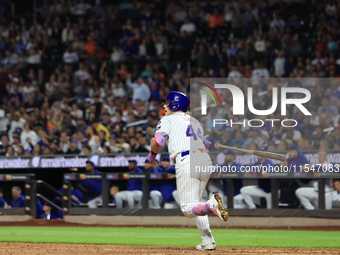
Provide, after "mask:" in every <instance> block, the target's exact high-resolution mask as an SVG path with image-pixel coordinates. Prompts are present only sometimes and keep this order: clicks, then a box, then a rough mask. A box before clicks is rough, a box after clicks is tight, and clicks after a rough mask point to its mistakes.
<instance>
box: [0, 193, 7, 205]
mask: <svg viewBox="0 0 340 255" xmlns="http://www.w3.org/2000/svg"><path fill="white" fill-rule="evenodd" d="M3 196H4V193H3V192H2V189H0V208H7V203H6V201H5V199H4V198H3Z"/></svg>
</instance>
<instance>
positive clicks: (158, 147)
mask: <svg viewBox="0 0 340 255" xmlns="http://www.w3.org/2000/svg"><path fill="white" fill-rule="evenodd" d="M150 147H151V151H152V152H154V153H155V154H158V153H160V152H161V150H162V148H163V146H161V145H159V144H158V143H157V142H156V139H155V138H154V137H152V138H151V143H150Z"/></svg>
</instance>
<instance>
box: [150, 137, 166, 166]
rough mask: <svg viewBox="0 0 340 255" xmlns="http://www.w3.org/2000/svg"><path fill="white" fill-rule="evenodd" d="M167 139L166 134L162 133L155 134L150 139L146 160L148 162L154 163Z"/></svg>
mask: <svg viewBox="0 0 340 255" xmlns="http://www.w3.org/2000/svg"><path fill="white" fill-rule="evenodd" d="M168 138H169V136H168V134H166V133H164V132H157V133H156V134H155V136H154V137H153V138H151V143H150V147H151V150H150V153H149V155H148V156H147V157H146V159H147V160H149V161H150V162H154V161H155V159H156V156H157V154H158V153H160V152H161V150H162V148H163V147H164V145H165V144H166V141H167V140H168Z"/></svg>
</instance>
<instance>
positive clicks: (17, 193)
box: [11, 186, 26, 208]
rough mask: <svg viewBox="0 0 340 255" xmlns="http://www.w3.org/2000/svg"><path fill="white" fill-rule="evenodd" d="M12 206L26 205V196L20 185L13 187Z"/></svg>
mask: <svg viewBox="0 0 340 255" xmlns="http://www.w3.org/2000/svg"><path fill="white" fill-rule="evenodd" d="M12 198H13V199H12V201H11V208H20V207H25V202H26V201H25V197H24V196H23V195H22V194H21V188H20V187H18V186H13V187H12Z"/></svg>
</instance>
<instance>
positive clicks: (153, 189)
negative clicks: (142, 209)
mask: <svg viewBox="0 0 340 255" xmlns="http://www.w3.org/2000/svg"><path fill="white" fill-rule="evenodd" d="M144 170H145V171H146V172H147V173H158V172H159V170H158V168H156V167H153V165H152V163H151V162H150V161H149V160H145V162H144ZM159 187H160V186H159V184H158V183H156V181H150V182H149V191H150V199H151V206H150V208H152V209H160V208H161V203H162V200H163V199H162V193H161V192H160V191H159Z"/></svg>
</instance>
